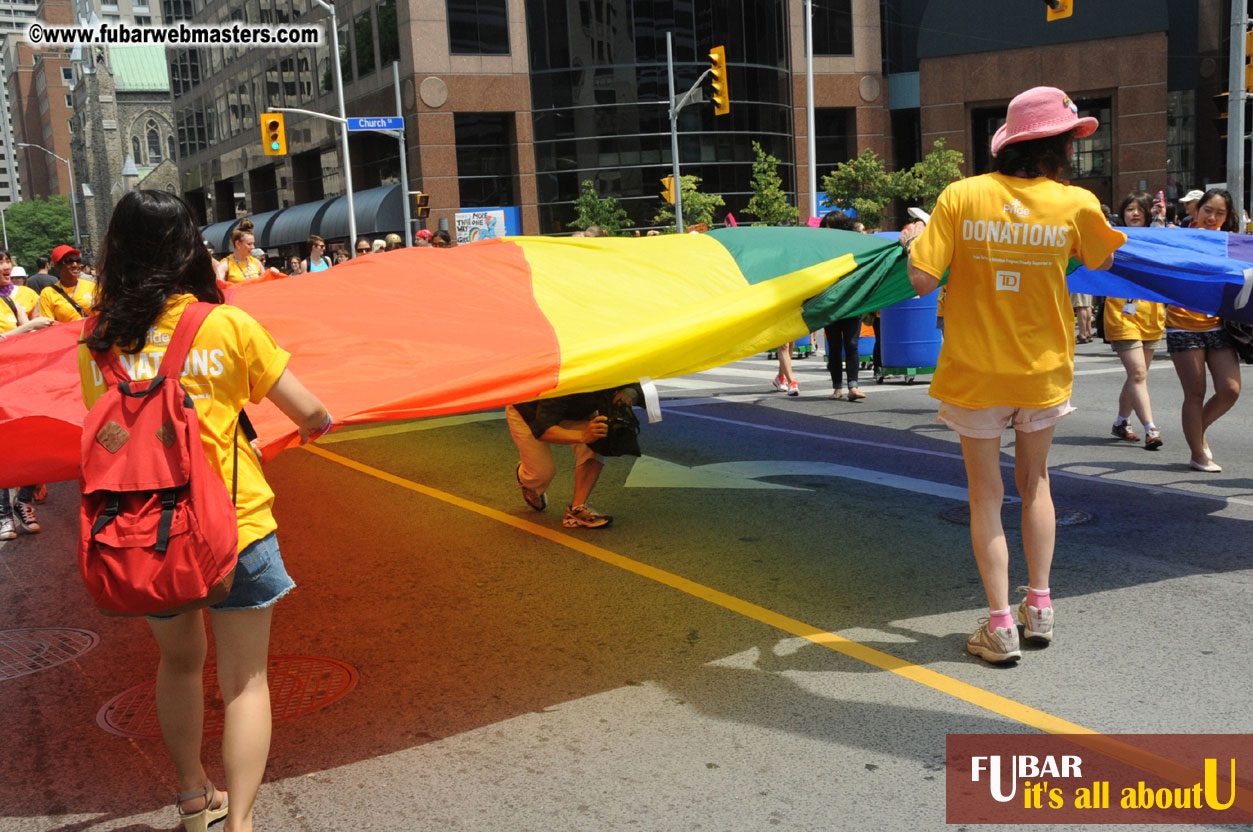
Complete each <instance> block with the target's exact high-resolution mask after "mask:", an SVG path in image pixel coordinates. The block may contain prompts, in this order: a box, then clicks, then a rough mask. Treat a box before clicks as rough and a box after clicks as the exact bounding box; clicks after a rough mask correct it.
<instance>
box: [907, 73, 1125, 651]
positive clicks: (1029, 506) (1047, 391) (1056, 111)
mask: <svg viewBox="0 0 1253 832" xmlns="http://www.w3.org/2000/svg"><path fill="white" fill-rule="evenodd" d="M1096 128H1097V121H1096V119H1094V118H1080V117H1079V110H1078V108H1077V107H1076V106H1075V104H1074V102H1072V101H1071V99H1070V97H1069V96H1067V95H1066V93H1064V92H1062V91H1061V90H1059V89H1057V88H1055V87H1035V88H1034V89H1030V90H1027V91H1026V92H1024V93H1021V94H1020V95H1018V96H1017V97H1016V98H1014V100H1013V101H1011V102H1010V103H1009V113H1008V118H1007V120H1006V122H1005V124H1004V126H1002V127H1001V128H1000V129H999V130H997V131H996V134H995V135H994V136H993V137H992V156H993V157H994V168H995V170H994V171H993V172H992V173H988V174H984V175H983V176H974V177H971V178H969V179H963V180H959V181H957V182H954V183H953V184H951V185H949V186H948V188H946V189H945V190H944V192H943V193H942V194H941V195H940V198H939V201H938V202H937V203H936V206H935V211H933V212H932V214H931V220H930V222H928V223H927V224H926V226H925V227H924V226H923V225H922V224H920V223H914V224H912V225H910V226H908V227H906V228H905V230H903V231H902V232H901V238H900V239H901V245H903V246H904V247H905V249H906V250H907V251H909V252H910V258H909V279H910V282H911V283H912V284H913V287H914V290H915V291H917V292H918V293H919V294H920V295H921V294H926V293H927V292H931V291H934V290H935V288H936V287H937V286H939V284H940V280H941V278H942V277H943V275H944V273H945V271H947V272H948V283H947V286H948V289H947V293H946V296H945V301H944V318H945V335H946V338H945V340H944V346H943V348H942V350H941V352H940V359H939V363H938V365H937V367H936V372H935V378H934V380H933V381H932V383H931V395H932V396H934V397H935V398H937V399H939V400H940V410H939V416H938V421H940V422H942V423H944V424H946V425H948V426H949V427H950V428H952V429H953V430H955V431H957V433H958V434H959V435H960V436H961V445H962V457H963V459H964V460H965V463H966V477H967V480H968V484H969V499H970V539H971V543H972V545H973V548H974V554H975V561H976V563H977V564H978V566H979V574H980V576H981V577H982V579H983V588H984V591H985V592H986V593H987V598H988V609H989V617H988V620H987V621H986V622H980V624H979V628H978V629H977V630H975V631H974V632H973V633H972V634H971V635H970V637H969V638H968V639H967V641H966V649H967V650H968V651H969V652H970V653H972V654H974V655H976V656H979V657H980V658H982V659H984V660H985V661H989V662H1009V661H1017V660H1018V659H1020V658H1021V657H1022V651H1021V649H1020V646H1019V637H1018V629H1017V627H1016V626H1015V622H1014V617H1015V616H1014V614H1012V613H1011V611H1010V603H1009V549H1008V546H1007V544H1006V542H1005V531H1004V528H1003V527H1002V525H1001V502H1002V500H1003V498H1004V491H1005V486H1004V483H1003V482H1002V480H1001V436H1002V434H1003V433H1004V431H1005V428H1006V427H1008V426H1010V425H1013V428H1014V482H1015V484H1016V485H1017V486H1018V493H1019V495H1020V496H1021V497H1022V539H1023V549H1024V550H1025V554H1026V559H1027V571H1028V576H1029V580H1028V584H1029V586H1027V587H1021V588H1020V591H1021V590H1025V591H1026V592H1027V597H1026V598H1025V599H1024V600H1023V601H1022V603H1021V604H1019V606H1018V610H1017V619H1018V623H1019V624H1021V625H1022V627H1023V638H1024V639H1025V640H1026V641H1028V642H1035V643H1038V644H1047V643H1049V642H1051V641H1052V638H1053V605H1052V601H1051V600H1050V597H1049V570H1050V568H1051V566H1052V562H1053V546H1054V539H1055V537H1056V533H1057V524H1056V518H1055V516H1054V512H1053V498H1052V495H1051V494H1050V491H1049V477H1048V452H1049V446H1050V445H1051V444H1052V441H1053V430H1054V428H1055V427H1056V425H1057V423H1058V422H1059V421H1061V419H1062V418H1063V417H1064V416H1066V414H1068V413H1070V412H1071V411H1073V410H1074V409H1075V408H1074V407H1073V406H1072V405H1071V403H1070V394H1071V387H1072V386H1073V383H1074V372H1075V363H1074V362H1075V357H1074V353H1075V339H1074V334H1073V331H1074V330H1073V326H1074V324H1073V317H1072V314H1071V307H1070V297H1069V295H1068V294H1067V289H1066V268H1067V263H1068V262H1069V260H1070V258H1071V257H1074V258H1076V259H1078V260H1079V261H1080V262H1082V263H1083V264H1084V265H1085V266H1087V267H1088V268H1091V269H1107V268H1109V266H1110V265H1111V264H1112V263H1113V254H1114V251H1115V249H1117V248H1118V247H1119V246H1121V245H1122V244H1123V243H1124V242H1126V240H1127V238H1126V235H1124V234H1123V233H1122V232H1120V231H1115V230H1114V229H1112V228H1110V227H1109V223H1108V222H1107V221H1106V218H1105V215H1104V213H1102V211H1101V205H1100V202H1099V201H1098V200H1097V198H1096V196H1095V195H1094V194H1092V193H1091V192H1090V191H1087V190H1084V189H1082V188H1075V187H1071V186H1069V185H1064V184H1062V181H1063V180H1065V179H1066V178H1067V176H1068V174H1069V168H1070V161H1069V160H1070V154H1071V150H1072V143H1073V140H1074V139H1076V138H1083V137H1085V136H1090V135H1091V134H1092V133H1093V132H1095V130H1096Z"/></svg>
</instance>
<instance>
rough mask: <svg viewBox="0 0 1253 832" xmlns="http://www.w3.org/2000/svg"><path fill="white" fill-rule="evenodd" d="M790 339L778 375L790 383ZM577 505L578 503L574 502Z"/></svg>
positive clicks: (782, 349)
mask: <svg viewBox="0 0 1253 832" xmlns="http://www.w3.org/2000/svg"><path fill="white" fill-rule="evenodd" d="M792 344H793V342H792V341H788V342H787V343H786V344H784V345H783V346H781V347H779V375H781V376H783V378H785V379H787V383H788V384H791V383H792V382H793V381H795V379H794V378H793V377H792ZM575 505H578V503H575Z"/></svg>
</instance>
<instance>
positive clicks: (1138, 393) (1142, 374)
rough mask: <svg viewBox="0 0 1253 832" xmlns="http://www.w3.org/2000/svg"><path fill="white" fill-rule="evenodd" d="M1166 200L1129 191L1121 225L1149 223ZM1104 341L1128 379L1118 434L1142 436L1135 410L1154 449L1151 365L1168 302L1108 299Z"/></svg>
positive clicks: (1158, 438)
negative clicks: (1134, 425)
mask: <svg viewBox="0 0 1253 832" xmlns="http://www.w3.org/2000/svg"><path fill="white" fill-rule="evenodd" d="M1164 209H1165V204H1164V203H1154V202H1152V201H1151V199H1150V197H1149V195H1148V194H1147V193H1145V192H1144V191H1135V192H1132V193H1130V194H1128V195H1127V196H1126V198H1125V199H1123V201H1122V205H1120V206H1119V207H1118V213H1119V216H1121V217H1122V224H1123V225H1124V226H1126V227H1128V228H1144V227H1146V226H1147V225H1148V224H1149V217H1150V216H1159V215H1164ZM1104 322H1105V327H1104V332H1105V340H1106V341H1108V342H1109V345H1110V346H1111V347H1113V349H1114V354H1115V355H1117V356H1118V360H1119V361H1121V362H1122V366H1123V370H1124V371H1125V372H1126V373H1127V379H1126V381H1124V382H1123V385H1122V392H1120V393H1119V394H1118V413H1117V415H1116V418H1115V419H1114V426H1113V428H1111V429H1110V433H1112V434H1113V435H1114V436H1115V437H1117V438H1118V439H1123V440H1126V441H1128V442H1137V441H1139V439H1140V437H1139V436H1138V435H1136V433H1135V431H1133V430H1132V429H1131V414H1132V413H1133V412H1134V413H1135V415H1136V416H1137V417H1139V419H1140V424H1142V425H1144V448H1145V450H1149V451H1155V450H1157V449H1158V448H1160V447H1161V446H1162V432H1161V431H1160V430H1158V428H1157V425H1156V424H1155V423H1154V422H1153V407H1152V405H1151V404H1150V402H1149V381H1148V378H1149V367H1150V366H1152V364H1153V355H1154V353H1155V352H1156V351H1157V348H1158V347H1160V346H1161V344H1162V337H1163V335H1164V334H1165V329H1166V306H1165V304H1161V303H1153V302H1151V301H1147V300H1136V299H1135V298H1106V299H1105V314H1104Z"/></svg>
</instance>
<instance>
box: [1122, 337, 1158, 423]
mask: <svg viewBox="0 0 1253 832" xmlns="http://www.w3.org/2000/svg"><path fill="white" fill-rule="evenodd" d="M1118 358H1119V360H1120V361H1122V366H1123V369H1124V370H1126V372H1127V380H1126V381H1124V382H1123V385H1122V392H1121V393H1120V394H1119V396H1118V415H1119V416H1122V417H1124V418H1125V417H1128V416H1130V415H1131V413H1132V412H1133V411H1134V412H1135V414H1136V416H1137V417H1138V418H1139V419H1140V424H1143V425H1149V424H1152V422H1153V409H1152V407H1151V406H1150V405H1149V384H1148V370H1149V364H1150V363H1152V361H1153V351H1152V350H1146V349H1133V350H1123V351H1121V352H1119V353H1118Z"/></svg>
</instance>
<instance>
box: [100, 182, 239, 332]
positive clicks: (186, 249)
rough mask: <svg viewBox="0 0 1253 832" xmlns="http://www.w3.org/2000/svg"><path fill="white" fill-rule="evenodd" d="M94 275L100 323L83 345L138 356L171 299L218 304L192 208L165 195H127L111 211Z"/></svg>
mask: <svg viewBox="0 0 1253 832" xmlns="http://www.w3.org/2000/svg"><path fill="white" fill-rule="evenodd" d="M103 248H104V252H103V254H101V256H100V270H99V273H98V274H97V289H96V309H95V311H96V313H97V314H99V316H100V321H99V323H98V324H97V325H96V329H95V331H94V332H93V333H92V334H91V337H89V338H88V339H87V341H86V343H87V346H88V347H90V348H91V349H93V350H106V349H108V348H109V347H112V346H113V345H115V344H116V345H118V346H120V347H121V348H122V349H123V350H124V351H125V352H131V353H135V352H139V351H140V350H141V349H143V347H144V342H145V341H146V340H147V337H148V330H149V329H151V328H152V325H153V323H155V322H156V320H157V317H158V316H160V314H161V312H162V311H164V309H165V305H166V303H167V302H168V301H169V299H170V297H171V296H173V295H177V294H183V293H190V294H193V295H195V296H196V299H197V300H201V301H206V302H208V303H221V302H222V290H221V289H219V288H218V284H217V278H216V276H215V274H214V268H213V259H212V258H211V257H210V256H209V251H208V249H206V248H205V245H204V241H203V240H202V239H201V237H200V230H199V229H198V228H197V227H196V221H195V219H193V218H192V213H191V209H190V208H188V207H187V203H186V202H183V200H182V199H180V198H179V197H176V196H174V195H173V194H168V193H166V192H165V191H131V192H129V193H127V194H126V195H125V196H123V197H122V198H121V199H120V200H119V201H118V204H117V207H116V208H114V209H113V217H112V218H111V219H110V220H109V230H108V231H107V232H105V235H104V246H103Z"/></svg>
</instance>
